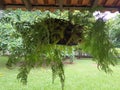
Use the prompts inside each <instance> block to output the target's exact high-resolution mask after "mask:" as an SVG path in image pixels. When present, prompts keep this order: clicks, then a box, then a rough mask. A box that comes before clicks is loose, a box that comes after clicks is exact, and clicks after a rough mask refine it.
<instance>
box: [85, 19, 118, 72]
mask: <svg viewBox="0 0 120 90" xmlns="http://www.w3.org/2000/svg"><path fill="white" fill-rule="evenodd" d="M85 34H86V35H84V42H83V48H84V49H85V51H87V52H88V53H89V54H91V55H92V56H93V58H94V60H95V61H96V62H97V63H98V68H101V69H102V70H104V71H105V72H109V71H111V69H110V68H109V65H115V64H116V59H115V58H116V57H117V52H116V50H115V49H114V48H113V45H112V43H111V42H110V40H109V31H108V29H107V27H106V23H105V22H104V21H103V20H102V18H100V19H98V20H97V21H96V22H94V23H93V26H92V27H91V29H90V30H86V31H85Z"/></svg>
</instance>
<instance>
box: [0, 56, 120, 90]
mask: <svg viewBox="0 0 120 90" xmlns="http://www.w3.org/2000/svg"><path fill="white" fill-rule="evenodd" d="M6 61H7V58H6V57H0V90H61V84H60V82H59V78H56V80H55V83H54V84H52V79H51V76H52V75H51V74H52V73H51V70H50V69H45V68H37V69H36V68H35V69H33V70H32V71H31V72H30V74H29V77H28V84H27V85H26V86H25V85H22V84H21V83H20V82H19V81H18V80H17V79H16V75H17V73H18V70H17V69H15V68H14V69H13V70H9V69H7V68H6V67H5V63H6ZM112 69H113V73H112V74H106V73H104V72H103V71H99V70H98V69H97V67H96V64H95V62H93V61H92V60H90V59H85V60H84V59H81V60H75V61H74V64H70V65H65V75H66V80H65V90H120V65H117V66H115V67H112Z"/></svg>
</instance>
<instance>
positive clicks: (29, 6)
mask: <svg viewBox="0 0 120 90" xmlns="http://www.w3.org/2000/svg"><path fill="white" fill-rule="evenodd" d="M22 1H23V3H24V4H25V7H26V8H27V9H28V10H29V11H30V10H31V9H32V4H31V2H30V0H22Z"/></svg>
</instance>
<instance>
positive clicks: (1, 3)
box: [0, 0, 5, 9]
mask: <svg viewBox="0 0 120 90" xmlns="http://www.w3.org/2000/svg"><path fill="white" fill-rule="evenodd" d="M4 8H5V4H4V0H0V9H4Z"/></svg>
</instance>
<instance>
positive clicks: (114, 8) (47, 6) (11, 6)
mask: <svg viewBox="0 0 120 90" xmlns="http://www.w3.org/2000/svg"><path fill="white" fill-rule="evenodd" d="M32 7H33V8H36V9H48V8H49V9H51V8H52V9H60V7H59V5H33V6H32ZM6 8H25V6H24V5H22V4H17V5H15V4H13V5H6ZM90 8H92V7H91V6H75V5H63V7H62V9H67V10H68V9H69V10H81V9H82V10H83V9H90ZM119 9H120V7H112V6H111V7H110V6H103V10H108V11H113V10H119Z"/></svg>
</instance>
